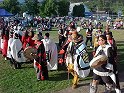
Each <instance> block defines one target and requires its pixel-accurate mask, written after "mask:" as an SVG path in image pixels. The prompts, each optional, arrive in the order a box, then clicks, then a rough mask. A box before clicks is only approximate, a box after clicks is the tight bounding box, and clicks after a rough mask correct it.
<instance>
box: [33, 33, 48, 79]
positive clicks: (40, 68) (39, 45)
mask: <svg viewBox="0 0 124 93" xmlns="http://www.w3.org/2000/svg"><path fill="white" fill-rule="evenodd" d="M33 40H35V47H36V49H37V53H36V55H37V58H35V60H34V68H35V69H36V73H37V80H48V79H49V76H48V69H47V62H46V53H45V48H44V44H43V42H42V41H41V38H40V36H39V34H36V35H35V36H34V37H33Z"/></svg>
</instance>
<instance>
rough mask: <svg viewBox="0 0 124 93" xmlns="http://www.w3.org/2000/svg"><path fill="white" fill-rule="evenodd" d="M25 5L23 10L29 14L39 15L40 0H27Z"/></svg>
mask: <svg viewBox="0 0 124 93" xmlns="http://www.w3.org/2000/svg"><path fill="white" fill-rule="evenodd" d="M23 7H24V8H23V11H27V12H28V13H29V14H32V15H37V14H38V13H39V2H38V0H25V3H24V5H23Z"/></svg>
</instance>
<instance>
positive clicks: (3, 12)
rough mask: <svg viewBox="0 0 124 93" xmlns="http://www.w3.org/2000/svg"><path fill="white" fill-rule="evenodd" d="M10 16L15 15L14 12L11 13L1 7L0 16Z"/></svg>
mask: <svg viewBox="0 0 124 93" xmlns="http://www.w3.org/2000/svg"><path fill="white" fill-rule="evenodd" d="M9 16H13V14H11V13H9V12H8V11H6V10H5V9H0V17H9Z"/></svg>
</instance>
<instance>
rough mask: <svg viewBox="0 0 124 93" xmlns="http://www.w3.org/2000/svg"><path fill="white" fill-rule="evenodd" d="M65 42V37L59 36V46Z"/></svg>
mask: <svg viewBox="0 0 124 93" xmlns="http://www.w3.org/2000/svg"><path fill="white" fill-rule="evenodd" d="M64 42H65V37H61V38H59V46H60V47H61V46H62V45H63V44H64Z"/></svg>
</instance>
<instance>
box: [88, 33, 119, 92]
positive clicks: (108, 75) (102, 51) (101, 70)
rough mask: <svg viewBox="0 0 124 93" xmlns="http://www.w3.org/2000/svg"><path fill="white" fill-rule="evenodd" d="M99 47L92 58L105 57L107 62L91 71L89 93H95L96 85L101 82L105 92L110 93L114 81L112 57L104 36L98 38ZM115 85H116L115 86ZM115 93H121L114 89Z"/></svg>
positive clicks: (110, 48)
mask: <svg viewBox="0 0 124 93" xmlns="http://www.w3.org/2000/svg"><path fill="white" fill-rule="evenodd" d="M98 43H99V47H98V48H97V50H96V54H95V55H94V57H97V56H98V55H106V56H107V57H108V60H107V61H106V62H105V63H104V64H102V65H101V66H99V67H96V68H94V69H93V81H92V83H91V84H90V92H89V93H97V85H98V83H101V82H100V81H103V82H102V84H105V86H106V92H105V93H110V92H111V90H112V86H113V82H114V84H115V81H116V80H113V79H112V78H113V77H115V75H114V73H113V72H114V68H113V65H114V63H115V62H114V57H113V51H112V47H111V46H110V45H108V44H107V38H106V36H105V35H100V36H99V38H98ZM112 75H113V76H112ZM115 85H116V84H115ZM115 90H116V93H121V92H120V90H119V88H117V87H116V88H115Z"/></svg>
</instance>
